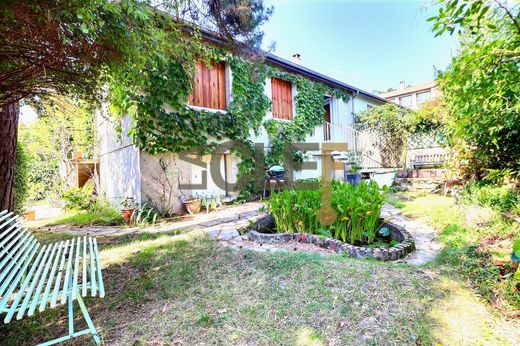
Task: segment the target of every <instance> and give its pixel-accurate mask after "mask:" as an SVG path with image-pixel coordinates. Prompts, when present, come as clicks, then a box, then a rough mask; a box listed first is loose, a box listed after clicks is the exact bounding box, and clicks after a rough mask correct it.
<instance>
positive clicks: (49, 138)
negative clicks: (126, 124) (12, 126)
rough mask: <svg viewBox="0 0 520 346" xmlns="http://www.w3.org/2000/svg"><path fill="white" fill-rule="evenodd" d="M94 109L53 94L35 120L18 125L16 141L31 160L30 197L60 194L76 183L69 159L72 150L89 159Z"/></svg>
mask: <svg viewBox="0 0 520 346" xmlns="http://www.w3.org/2000/svg"><path fill="white" fill-rule="evenodd" d="M94 134H95V131H94V114H93V110H91V109H89V108H88V107H87V105H85V104H84V103H81V102H79V103H78V102H72V101H71V100H68V99H66V98H65V97H53V98H52V102H48V103H46V104H45V107H44V108H43V109H42V110H41V111H40V117H39V118H38V119H36V121H35V122H34V123H31V124H28V125H20V127H19V138H18V142H19V144H20V143H21V144H23V145H24V147H25V149H26V151H27V156H28V161H29V162H30V164H29V167H28V168H27V171H28V174H27V175H28V188H29V191H30V194H29V195H30V197H31V200H32V201H38V200H41V199H43V198H45V197H48V196H49V194H50V193H57V194H58V195H60V194H61V192H62V191H61V188H63V189H69V188H71V187H72V184H73V183H75V179H73V178H74V177H73V175H72V172H73V170H74V164H73V163H72V162H71V158H72V157H73V154H74V152H81V154H82V155H83V157H84V158H86V159H90V158H92V157H93V152H94Z"/></svg>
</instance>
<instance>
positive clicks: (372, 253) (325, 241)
mask: <svg viewBox="0 0 520 346" xmlns="http://www.w3.org/2000/svg"><path fill="white" fill-rule="evenodd" d="M272 222H273V219H272V216H271V215H267V216H266V217H264V218H261V219H259V220H258V222H257V225H256V226H257V227H256V228H257V229H261V228H263V227H265V225H267V224H269V223H272ZM383 226H385V227H388V228H389V229H390V234H391V237H392V239H395V240H397V241H399V244H397V245H395V246H393V247H391V248H368V247H364V246H355V245H350V244H347V243H343V242H341V241H339V240H336V239H331V238H322V237H318V236H316V235H313V234H308V233H261V232H258V231H257V230H255V226H252V227H251V228H250V229H249V231H248V232H247V237H248V238H249V240H251V241H254V242H257V243H259V244H263V243H266V244H270V243H287V242H292V241H296V242H299V243H308V244H315V245H317V246H319V247H321V248H325V249H330V250H332V251H334V252H336V253H338V254H343V253H345V254H347V255H348V256H349V257H353V258H375V259H378V260H381V261H395V260H398V259H401V258H404V257H405V256H406V255H408V254H409V253H411V252H413V251H414V250H415V242H414V240H413V237H412V235H411V234H410V233H409V232H408V231H407V230H405V229H404V228H403V227H401V226H398V225H396V224H394V223H391V222H384V223H383Z"/></svg>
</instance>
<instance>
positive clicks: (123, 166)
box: [96, 108, 141, 205]
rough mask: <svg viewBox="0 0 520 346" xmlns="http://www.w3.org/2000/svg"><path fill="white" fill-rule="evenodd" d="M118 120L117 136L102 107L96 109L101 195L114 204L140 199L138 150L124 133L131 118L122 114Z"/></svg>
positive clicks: (138, 200) (111, 121)
mask: <svg viewBox="0 0 520 346" xmlns="http://www.w3.org/2000/svg"><path fill="white" fill-rule="evenodd" d="M120 123H121V129H122V133H121V135H120V136H119V133H118V132H117V131H116V129H115V123H114V122H113V120H111V118H110V117H109V115H108V113H107V112H106V108H104V109H101V110H99V111H98V112H96V127H97V131H98V152H99V168H100V171H99V173H100V174H99V176H100V188H101V194H102V195H103V196H104V197H105V198H106V199H107V200H108V201H110V202H112V203H114V204H116V205H118V204H119V203H120V202H121V201H122V200H123V199H124V198H126V197H133V198H134V199H135V201H137V202H140V201H141V174H140V167H139V150H138V149H137V148H136V147H135V146H134V145H133V144H132V140H131V138H130V137H128V135H127V134H128V130H129V128H130V124H131V120H130V118H129V117H125V118H124V119H122V120H120Z"/></svg>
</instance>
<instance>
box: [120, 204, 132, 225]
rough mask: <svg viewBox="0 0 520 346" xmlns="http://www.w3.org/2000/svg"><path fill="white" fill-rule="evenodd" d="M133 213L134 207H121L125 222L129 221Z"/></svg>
mask: <svg viewBox="0 0 520 346" xmlns="http://www.w3.org/2000/svg"><path fill="white" fill-rule="evenodd" d="M133 214H134V208H128V209H121V216H123V218H124V219H125V221H126V223H130V218H131V217H132V215H133Z"/></svg>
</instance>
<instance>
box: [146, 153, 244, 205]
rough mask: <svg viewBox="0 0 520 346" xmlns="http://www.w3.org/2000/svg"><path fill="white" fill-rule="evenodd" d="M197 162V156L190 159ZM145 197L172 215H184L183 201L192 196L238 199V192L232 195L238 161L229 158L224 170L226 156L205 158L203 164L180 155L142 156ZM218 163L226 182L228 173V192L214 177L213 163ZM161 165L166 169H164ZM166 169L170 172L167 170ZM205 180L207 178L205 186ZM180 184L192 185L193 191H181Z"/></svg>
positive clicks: (207, 156)
mask: <svg viewBox="0 0 520 346" xmlns="http://www.w3.org/2000/svg"><path fill="white" fill-rule="evenodd" d="M189 157H190V158H193V159H195V156H189ZM140 158H141V161H140V167H141V194H142V199H143V202H145V201H146V202H148V203H150V204H152V205H153V206H155V207H156V208H158V209H160V210H161V211H166V212H168V213H170V214H176V213H181V212H183V211H184V206H183V204H182V200H183V199H184V198H188V197H190V196H191V195H195V194H197V195H203V196H206V197H210V196H216V195H220V196H226V192H227V196H229V197H235V196H237V195H238V192H237V191H231V187H232V186H231V184H233V183H235V182H236V175H237V173H238V169H237V163H238V159H237V158H236V157H234V156H232V155H229V154H227V157H226V163H227V165H226V169H224V162H225V161H224V159H223V155H215V156H211V155H204V156H202V157H201V161H202V162H200V163H199V164H192V163H189V162H186V161H185V160H182V159H181V157H180V155H179V154H173V153H168V154H160V155H150V154H147V153H144V152H141V155H140ZM212 158H215V159H216V160H218V161H217V162H218V163H219V169H220V172H221V173H220V174H221V175H222V179H224V178H225V177H224V172H227V180H226V181H227V182H228V189H227V191H226V189H225V188H221V187H219V186H217V184H216V182H215V180H214V179H213V177H212V175H211V170H210V162H211V159H212ZM161 161H162V162H163V165H161ZM163 166H165V167H166V169H163ZM204 177H205V178H206V179H205V181H206V183H205V185H203V183H204ZM179 183H180V184H192V185H196V186H193V188H191V189H187V188H184V189H180V188H179Z"/></svg>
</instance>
